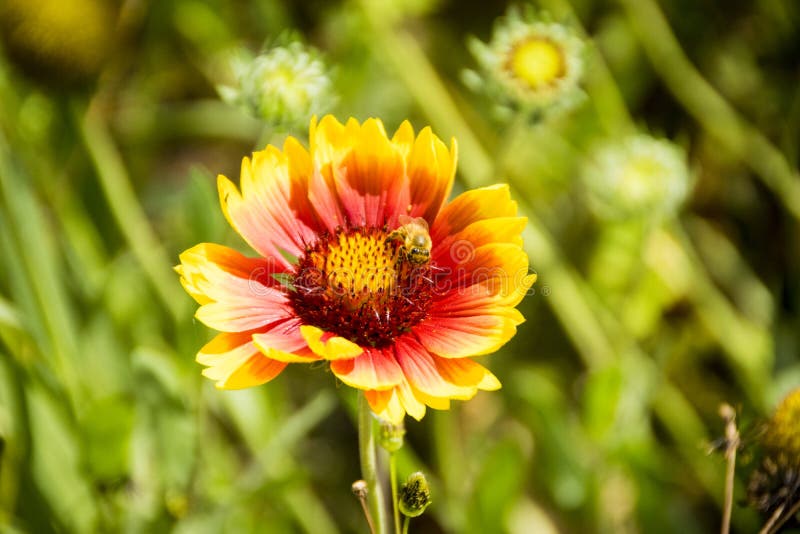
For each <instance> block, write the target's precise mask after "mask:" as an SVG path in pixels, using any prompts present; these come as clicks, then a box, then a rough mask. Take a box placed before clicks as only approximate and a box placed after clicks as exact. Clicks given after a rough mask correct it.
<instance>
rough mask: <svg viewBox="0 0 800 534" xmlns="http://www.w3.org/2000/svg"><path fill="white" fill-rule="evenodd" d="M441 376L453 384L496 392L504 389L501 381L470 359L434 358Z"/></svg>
mask: <svg viewBox="0 0 800 534" xmlns="http://www.w3.org/2000/svg"><path fill="white" fill-rule="evenodd" d="M433 359H434V362H435V363H436V368H437V369H438V370H439V374H441V375H442V377H443V378H444V379H445V380H447V381H448V382H452V383H453V384H459V385H461V386H466V387H471V388H477V389H482V390H485V391H496V390H498V389H500V388H501V387H502V385H501V384H500V381H499V380H498V379H497V377H496V376H494V375H493V374H492V373H491V372H490V371H489V370H488V369H487V368H485V367H484V366H482V365H481V364H479V363H477V362H475V361H473V360H470V359H469V358H441V357H439V356H434V357H433Z"/></svg>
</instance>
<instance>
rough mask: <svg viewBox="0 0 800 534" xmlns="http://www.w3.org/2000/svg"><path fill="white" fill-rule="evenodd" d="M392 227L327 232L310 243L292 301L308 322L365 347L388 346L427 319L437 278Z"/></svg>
mask: <svg viewBox="0 0 800 534" xmlns="http://www.w3.org/2000/svg"><path fill="white" fill-rule="evenodd" d="M389 235H390V234H389V232H388V230H387V228H386V227H382V228H380V227H366V226H360V227H353V228H347V229H339V230H337V231H336V233H334V234H324V235H322V236H320V238H319V239H318V240H317V241H316V243H314V244H312V245H309V246H308V247H306V250H305V253H304V254H303V256H302V257H301V258H300V261H299V262H298V265H297V271H296V273H295V276H294V277H293V279H292V282H291V291H290V292H289V297H290V302H291V304H292V306H293V308H294V310H295V312H296V313H297V315H298V316H299V317H300V318H301V319H303V321H304V322H305V323H306V324H310V325H313V326H316V327H318V328H321V329H323V330H325V331H327V332H332V333H334V334H336V335H338V336H341V337H344V338H347V339H349V340H350V341H353V342H355V343H358V344H359V345H362V346H372V347H385V346H388V345H390V344H391V343H392V341H393V340H394V339H395V338H396V337H398V336H400V335H402V334H403V333H405V332H408V331H409V330H410V329H411V327H412V326H414V325H415V324H417V323H418V322H420V321H421V320H423V319H425V318H426V317H427V314H428V308H429V307H430V304H431V296H432V293H433V279H432V277H431V267H430V265H429V264H428V263H424V264H415V263H413V262H411V261H409V259H408V258H407V256H406V252H405V250H404V245H403V243H402V242H399V241H398V240H395V239H391V238H390V237H389Z"/></svg>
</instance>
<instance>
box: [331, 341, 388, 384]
mask: <svg viewBox="0 0 800 534" xmlns="http://www.w3.org/2000/svg"><path fill="white" fill-rule="evenodd" d="M363 350H364V353H363V354H361V355H360V356H358V357H356V358H351V359H349V360H335V361H332V362H331V371H333V374H335V375H336V376H337V377H338V378H339V380H341V381H342V382H344V383H345V384H347V385H348V386H352V387H354V388H358V389H368V390H369V389H374V390H382V389H390V388H392V387H394V386H396V385H397V384H399V383H401V382H402V381H403V371H402V370H401V369H400V366H399V365H397V362H396V361H395V359H394V356H393V355H392V354H391V352H390V351H387V350H381V349H374V348H371V347H364V349H363Z"/></svg>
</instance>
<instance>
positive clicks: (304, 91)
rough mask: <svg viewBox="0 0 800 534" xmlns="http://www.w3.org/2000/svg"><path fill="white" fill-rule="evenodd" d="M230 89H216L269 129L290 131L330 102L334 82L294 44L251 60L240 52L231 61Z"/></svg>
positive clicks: (312, 55)
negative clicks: (232, 79) (271, 126)
mask: <svg viewBox="0 0 800 534" xmlns="http://www.w3.org/2000/svg"><path fill="white" fill-rule="evenodd" d="M230 63H231V65H230V66H231V70H232V74H233V77H234V85H233V86H231V85H220V86H219V87H217V91H218V92H219V94H220V96H221V97H222V99H223V100H225V101H226V102H228V103H231V104H234V105H237V106H239V107H240V108H242V109H243V110H244V111H246V112H247V113H249V114H251V115H253V116H255V117H256V118H259V119H262V120H264V121H266V122H267V123H268V124H270V125H273V126H280V127H286V128H294V127H298V126H300V125H303V124H305V123H306V122H307V121H308V118H309V117H310V116H311V115H315V114H322V113H324V112H325V111H327V110H328V109H329V108H330V107H331V106H332V104H333V101H334V96H333V84H332V82H331V79H330V76H329V73H328V68H327V67H326V65H325V63H324V62H323V61H322V59H321V57H320V55H319V53H318V52H317V51H316V50H315V49H313V48H311V47H309V46H305V45H303V44H302V43H301V42H299V41H297V40H293V41H291V42H289V43H288V44H285V45H280V46H275V47H273V48H271V49H269V50H267V51H265V52H263V53H261V54H259V55H257V56H255V57H252V55H251V54H250V53H249V52H247V51H244V50H238V51H236V52H235V53H234V54H233V57H232V59H231V60H230Z"/></svg>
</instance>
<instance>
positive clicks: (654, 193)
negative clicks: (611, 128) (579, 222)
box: [582, 134, 690, 220]
mask: <svg viewBox="0 0 800 534" xmlns="http://www.w3.org/2000/svg"><path fill="white" fill-rule="evenodd" d="M582 178H583V182H584V186H585V188H586V192H587V195H588V202H589V206H590V208H592V210H593V211H594V212H595V214H596V215H597V216H598V217H600V218H601V219H607V220H621V219H630V218H636V217H638V218H644V217H655V218H658V217H661V216H664V215H667V214H672V213H674V212H676V211H677V209H678V208H679V206H680V205H681V204H682V203H683V201H684V200H685V199H686V196H687V194H688V192H689V182H690V175H689V169H688V166H687V164H686V155H685V153H684V152H683V150H681V149H680V148H679V147H678V146H676V145H675V144H673V143H671V142H670V141H667V140H663V139H656V138H654V137H650V136H649V135H644V134H639V135H635V136H631V137H627V138H624V139H622V140H613V141H610V142H606V143H604V144H601V145H598V146H597V147H595V149H594V150H593V152H592V153H591V154H590V156H589V158H588V160H587V162H586V164H585V165H584V168H583V172H582Z"/></svg>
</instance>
